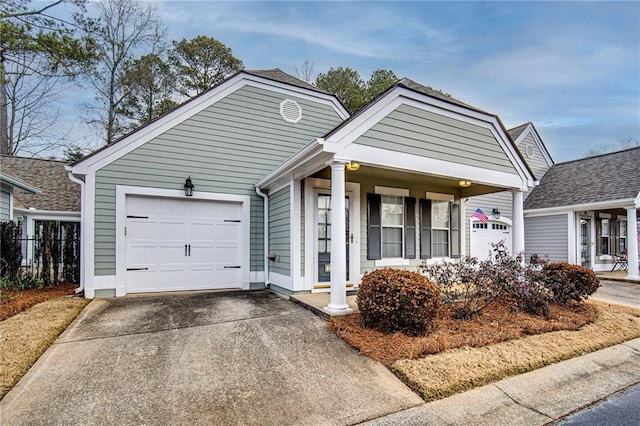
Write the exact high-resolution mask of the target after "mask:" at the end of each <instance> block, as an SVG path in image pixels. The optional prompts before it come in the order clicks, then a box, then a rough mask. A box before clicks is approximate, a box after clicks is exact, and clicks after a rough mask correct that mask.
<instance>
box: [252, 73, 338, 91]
mask: <svg viewBox="0 0 640 426" xmlns="http://www.w3.org/2000/svg"><path fill="white" fill-rule="evenodd" d="M244 72H245V73H247V74H251V75H255V76H256V77H262V78H266V79H268V80H273V81H278V82H280V83H285V84H290V85H291V86H296V87H301V88H303V89H308V90H313V91H314V92H320V93H324V94H329V93H328V92H325V91H324V90H322V89H319V88H317V87H316V86H313V85H311V84H309V83H307V82H306V81H302V80H300V79H299V78H296V77H294V76H292V75H289V74H287V73H286V72H284V71H282V70H281V69H280V68H273V69H270V70H244Z"/></svg>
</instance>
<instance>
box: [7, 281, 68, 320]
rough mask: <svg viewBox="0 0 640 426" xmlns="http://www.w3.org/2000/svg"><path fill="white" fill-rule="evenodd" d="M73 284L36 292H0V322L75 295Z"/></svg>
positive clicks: (46, 288)
mask: <svg viewBox="0 0 640 426" xmlns="http://www.w3.org/2000/svg"><path fill="white" fill-rule="evenodd" d="M75 289H76V285H75V284H60V285H57V286H52V287H45V288H41V289H37V290H23V291H20V290H2V292H1V293H0V321H4V320H6V319H7V318H11V317H12V316H14V315H16V314H19V313H20V312H23V311H26V310H27V309H29V308H30V307H32V306H34V305H36V304H38V303H40V302H44V301H45V300H49V299H54V298H56V297H62V296H68V295H72V294H74V293H75Z"/></svg>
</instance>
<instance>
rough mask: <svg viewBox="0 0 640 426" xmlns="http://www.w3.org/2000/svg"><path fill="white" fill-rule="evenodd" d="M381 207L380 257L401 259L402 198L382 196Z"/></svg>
mask: <svg viewBox="0 0 640 426" xmlns="http://www.w3.org/2000/svg"><path fill="white" fill-rule="evenodd" d="M381 201H382V203H381V206H382V210H381V212H382V257H383V258H394V257H402V242H403V228H404V221H403V216H404V209H403V205H404V203H403V197H401V196H398V195H383V196H382V197H381Z"/></svg>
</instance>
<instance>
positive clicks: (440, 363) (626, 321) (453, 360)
mask: <svg viewBox="0 0 640 426" xmlns="http://www.w3.org/2000/svg"><path fill="white" fill-rule="evenodd" d="M589 305H590V306H596V307H597V310H598V315H597V318H596V320H595V321H594V322H593V323H591V324H588V325H585V326H584V327H582V328H580V329H579V330H576V331H554V332H550V333H545V334H540V335H535V336H527V337H523V338H520V339H515V340H511V341H507V342H502V343H498V344H494V345H489V346H485V347H482V348H471V347H464V348H458V349H453V350H449V351H446V352H442V353H439V354H437V355H430V356H427V357H424V358H421V359H415V360H411V359H403V360H399V361H397V362H395V363H394V364H393V365H392V370H393V371H394V372H395V373H396V374H397V375H398V376H399V377H400V378H401V379H403V380H404V382H405V383H407V384H408V385H409V386H410V387H411V388H413V389H414V390H415V391H416V392H418V393H419V394H420V396H421V397H422V398H423V399H425V400H426V401H430V400H434V399H439V398H444V397H446V396H449V395H452V394H454V393H458V392H462V391H465V390H468V389H471V388H473V387H477V386H482V385H485V384H488V383H490V382H493V381H497V380H500V379H503V378H505V377H508V376H512V375H516V374H521V373H525V372H527V371H531V370H534V369H536V368H540V367H543V366H546V365H550V364H553V363H556V362H559V361H562V360H566V359H569V358H573V357H575V356H579V355H583V354H585V353H588V352H593V351H596V350H599V349H603V348H606V347H609V346H612V345H616V344H619V343H622V342H625V341H628V340H631V339H634V338H637V337H640V311H639V310H636V309H631V308H626V307H621V306H618V305H608V304H605V303H597V302H589V303H588V304H587V306H589Z"/></svg>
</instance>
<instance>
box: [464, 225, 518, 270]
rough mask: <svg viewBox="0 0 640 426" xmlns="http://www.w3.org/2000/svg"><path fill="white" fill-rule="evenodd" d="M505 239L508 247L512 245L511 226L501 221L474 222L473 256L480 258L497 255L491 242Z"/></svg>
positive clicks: (484, 258) (489, 257)
mask: <svg viewBox="0 0 640 426" xmlns="http://www.w3.org/2000/svg"><path fill="white" fill-rule="evenodd" d="M502 240H505V241H506V246H507V248H508V249H510V247H511V236H510V227H509V226H507V225H505V224H503V223H499V222H493V221H489V222H488V223H481V222H473V223H472V228H471V257H477V258H478V259H480V260H486V259H491V258H492V257H493V256H495V253H494V251H493V247H492V246H491V244H497V243H498V242H500V241H502Z"/></svg>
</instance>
